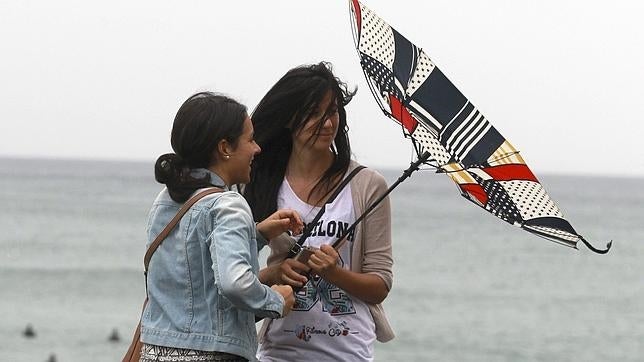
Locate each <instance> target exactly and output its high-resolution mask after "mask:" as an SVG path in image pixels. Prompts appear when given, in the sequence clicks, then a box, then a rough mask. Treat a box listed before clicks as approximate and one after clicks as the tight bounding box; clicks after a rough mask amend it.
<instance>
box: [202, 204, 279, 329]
mask: <svg viewBox="0 0 644 362" xmlns="http://www.w3.org/2000/svg"><path fill="white" fill-rule="evenodd" d="M210 212H211V217H212V218H213V231H212V233H211V234H210V237H209V239H210V240H209V241H210V253H211V256H212V261H213V265H212V269H213V271H214V273H215V283H217V287H218V288H219V291H220V292H221V294H222V295H224V296H225V297H226V298H227V299H228V300H229V301H230V302H231V303H232V304H233V305H235V306H236V307H237V308H239V309H243V310H247V311H250V312H253V313H254V314H255V315H257V316H260V317H272V318H275V317H277V316H281V314H282V310H283V307H284V298H283V297H282V296H281V295H280V294H279V293H277V292H275V291H274V290H272V289H271V288H270V287H268V286H266V285H264V284H262V283H261V282H260V281H259V278H258V277H257V275H256V274H255V273H254V271H253V264H254V263H257V261H254V263H253V260H252V259H251V258H253V257H256V255H257V254H256V253H251V245H253V244H254V243H251V240H253V239H254V238H255V232H256V230H255V224H254V222H253V219H252V217H251V212H250V208H249V207H248V204H247V203H246V201H245V200H244V199H243V198H242V197H241V196H240V195H238V194H235V193H230V194H228V193H227V194H224V195H222V196H221V197H220V198H219V199H218V200H217V202H216V203H215V205H214V206H213V207H212V209H211V210H210Z"/></svg>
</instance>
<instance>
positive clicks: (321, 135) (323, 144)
mask: <svg viewBox="0 0 644 362" xmlns="http://www.w3.org/2000/svg"><path fill="white" fill-rule="evenodd" d="M330 107H332V108H330ZM327 110H330V111H329V112H327ZM339 123H340V116H339V114H338V107H337V104H336V100H335V97H333V93H331V92H329V93H327V95H326V96H325V97H324V98H323V99H322V101H321V102H320V104H319V105H318V108H317V109H315V110H313V112H312V113H311V115H310V116H309V118H308V119H307V120H306V121H304V126H303V127H302V128H301V129H299V130H297V131H295V133H293V145H294V146H295V147H297V148H299V149H303V148H311V149H314V150H318V151H326V150H328V149H329V148H330V147H331V145H332V144H333V140H334V139H335V135H336V134H337V133H338V124H339Z"/></svg>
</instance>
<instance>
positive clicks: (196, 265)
mask: <svg viewBox="0 0 644 362" xmlns="http://www.w3.org/2000/svg"><path fill="white" fill-rule="evenodd" d="M171 143H172V148H173V150H174V151H175V153H172V154H166V155H162V156H161V157H159V159H158V160H157V162H156V165H155V177H156V180H157V181H158V182H160V183H163V184H165V185H166V188H164V190H163V191H161V193H160V194H159V195H158V197H157V198H156V200H155V201H154V203H153V205H152V209H151V210H150V214H149V221H148V228H147V229H148V230H147V231H148V240H149V241H148V245H149V244H150V243H151V242H152V240H154V239H155V237H156V236H157V235H158V234H159V233H160V232H161V230H162V229H163V228H164V227H165V226H166V225H167V224H168V223H169V221H170V220H171V219H172V218H173V217H174V215H176V213H177V211H178V210H179V208H180V207H181V206H182V204H183V203H184V202H185V201H186V200H187V199H189V198H190V196H191V195H193V194H194V193H195V192H196V191H197V190H199V189H202V188H206V187H212V186H216V187H219V188H221V189H223V192H220V193H215V194H211V195H208V196H206V197H204V198H203V199H201V200H199V201H198V202H197V203H196V204H195V205H194V206H193V207H192V208H191V209H190V210H189V211H188V212H187V213H186V214H185V216H183V218H182V219H181V221H180V223H179V224H178V225H177V227H175V229H174V230H173V231H172V232H171V233H170V235H169V236H168V237H167V238H166V239H165V241H164V242H163V243H162V244H161V246H160V247H159V248H158V249H157V251H156V252H155V253H154V255H153V256H152V259H151V262H150V265H149V271H148V281H147V283H148V285H147V288H148V298H149V300H148V303H147V305H146V307H145V310H144V313H143V318H142V327H141V341H142V342H143V349H142V351H141V359H140V360H141V361H144V362H148V361H170V360H172V361H246V360H251V361H254V360H255V352H256V349H257V338H256V329H255V316H258V317H270V318H280V317H284V316H285V315H286V314H287V313H288V312H289V311H290V309H291V307H292V305H293V302H294V297H293V291H292V289H291V287H290V286H286V285H273V286H272V287H269V286H267V285H265V284H263V283H262V281H261V280H260V279H259V277H258V272H259V265H258V261H257V252H258V249H259V248H261V247H262V246H263V245H264V244H265V243H266V239H270V238H273V237H275V236H276V235H278V234H280V233H282V232H284V231H287V230H291V231H295V232H297V231H299V230H300V229H301V228H302V222H301V219H300V218H299V216H298V215H297V214H296V213H295V212H294V211H292V210H280V211H277V212H275V213H273V214H272V215H271V216H269V217H267V218H266V220H264V221H263V222H261V223H259V224H258V225H257V226H256V225H255V223H254V222H253V217H252V215H251V211H250V208H249V206H248V204H247V203H246V201H245V200H244V198H243V197H242V196H241V195H239V194H238V193H237V192H235V191H232V190H231V188H230V186H231V185H233V184H240V183H247V182H248V181H249V179H250V165H251V162H252V160H253V157H254V156H255V155H256V154H258V153H259V152H260V148H259V146H258V145H257V144H256V143H255V140H254V136H253V125H252V123H251V120H250V118H249V117H248V115H247V112H246V108H245V107H244V106H243V105H241V104H239V103H238V102H236V101H234V100H232V99H230V98H227V97H225V96H221V95H216V94H212V93H198V94H195V95H193V96H192V97H190V98H188V100H186V101H185V102H184V104H183V105H182V106H181V108H180V109H179V111H178V112H177V115H176V117H175V120H174V124H173V128H172V136H171Z"/></svg>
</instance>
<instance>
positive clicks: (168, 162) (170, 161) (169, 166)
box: [154, 153, 185, 185]
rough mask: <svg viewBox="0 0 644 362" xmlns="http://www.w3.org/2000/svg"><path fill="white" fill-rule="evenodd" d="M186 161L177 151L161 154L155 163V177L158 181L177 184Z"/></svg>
mask: <svg viewBox="0 0 644 362" xmlns="http://www.w3.org/2000/svg"><path fill="white" fill-rule="evenodd" d="M184 166H185V162H184V161H183V159H182V158H181V156H179V155H177V154H176V153H166V154H165V155H161V156H159V158H158V159H157V162H156V163H155V164H154V178H155V179H156V180H157V182H159V183H162V184H165V185H168V184H175V183H176V182H177V180H178V179H179V177H180V175H181V170H182V169H183V168H184Z"/></svg>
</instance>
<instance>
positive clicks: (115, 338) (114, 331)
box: [107, 328, 121, 342]
mask: <svg viewBox="0 0 644 362" xmlns="http://www.w3.org/2000/svg"><path fill="white" fill-rule="evenodd" d="M107 340H108V341H110V342H120V341H121V336H119V331H118V330H117V329H116V328H114V329H112V334H110V337H109V338H108V339H107Z"/></svg>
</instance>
